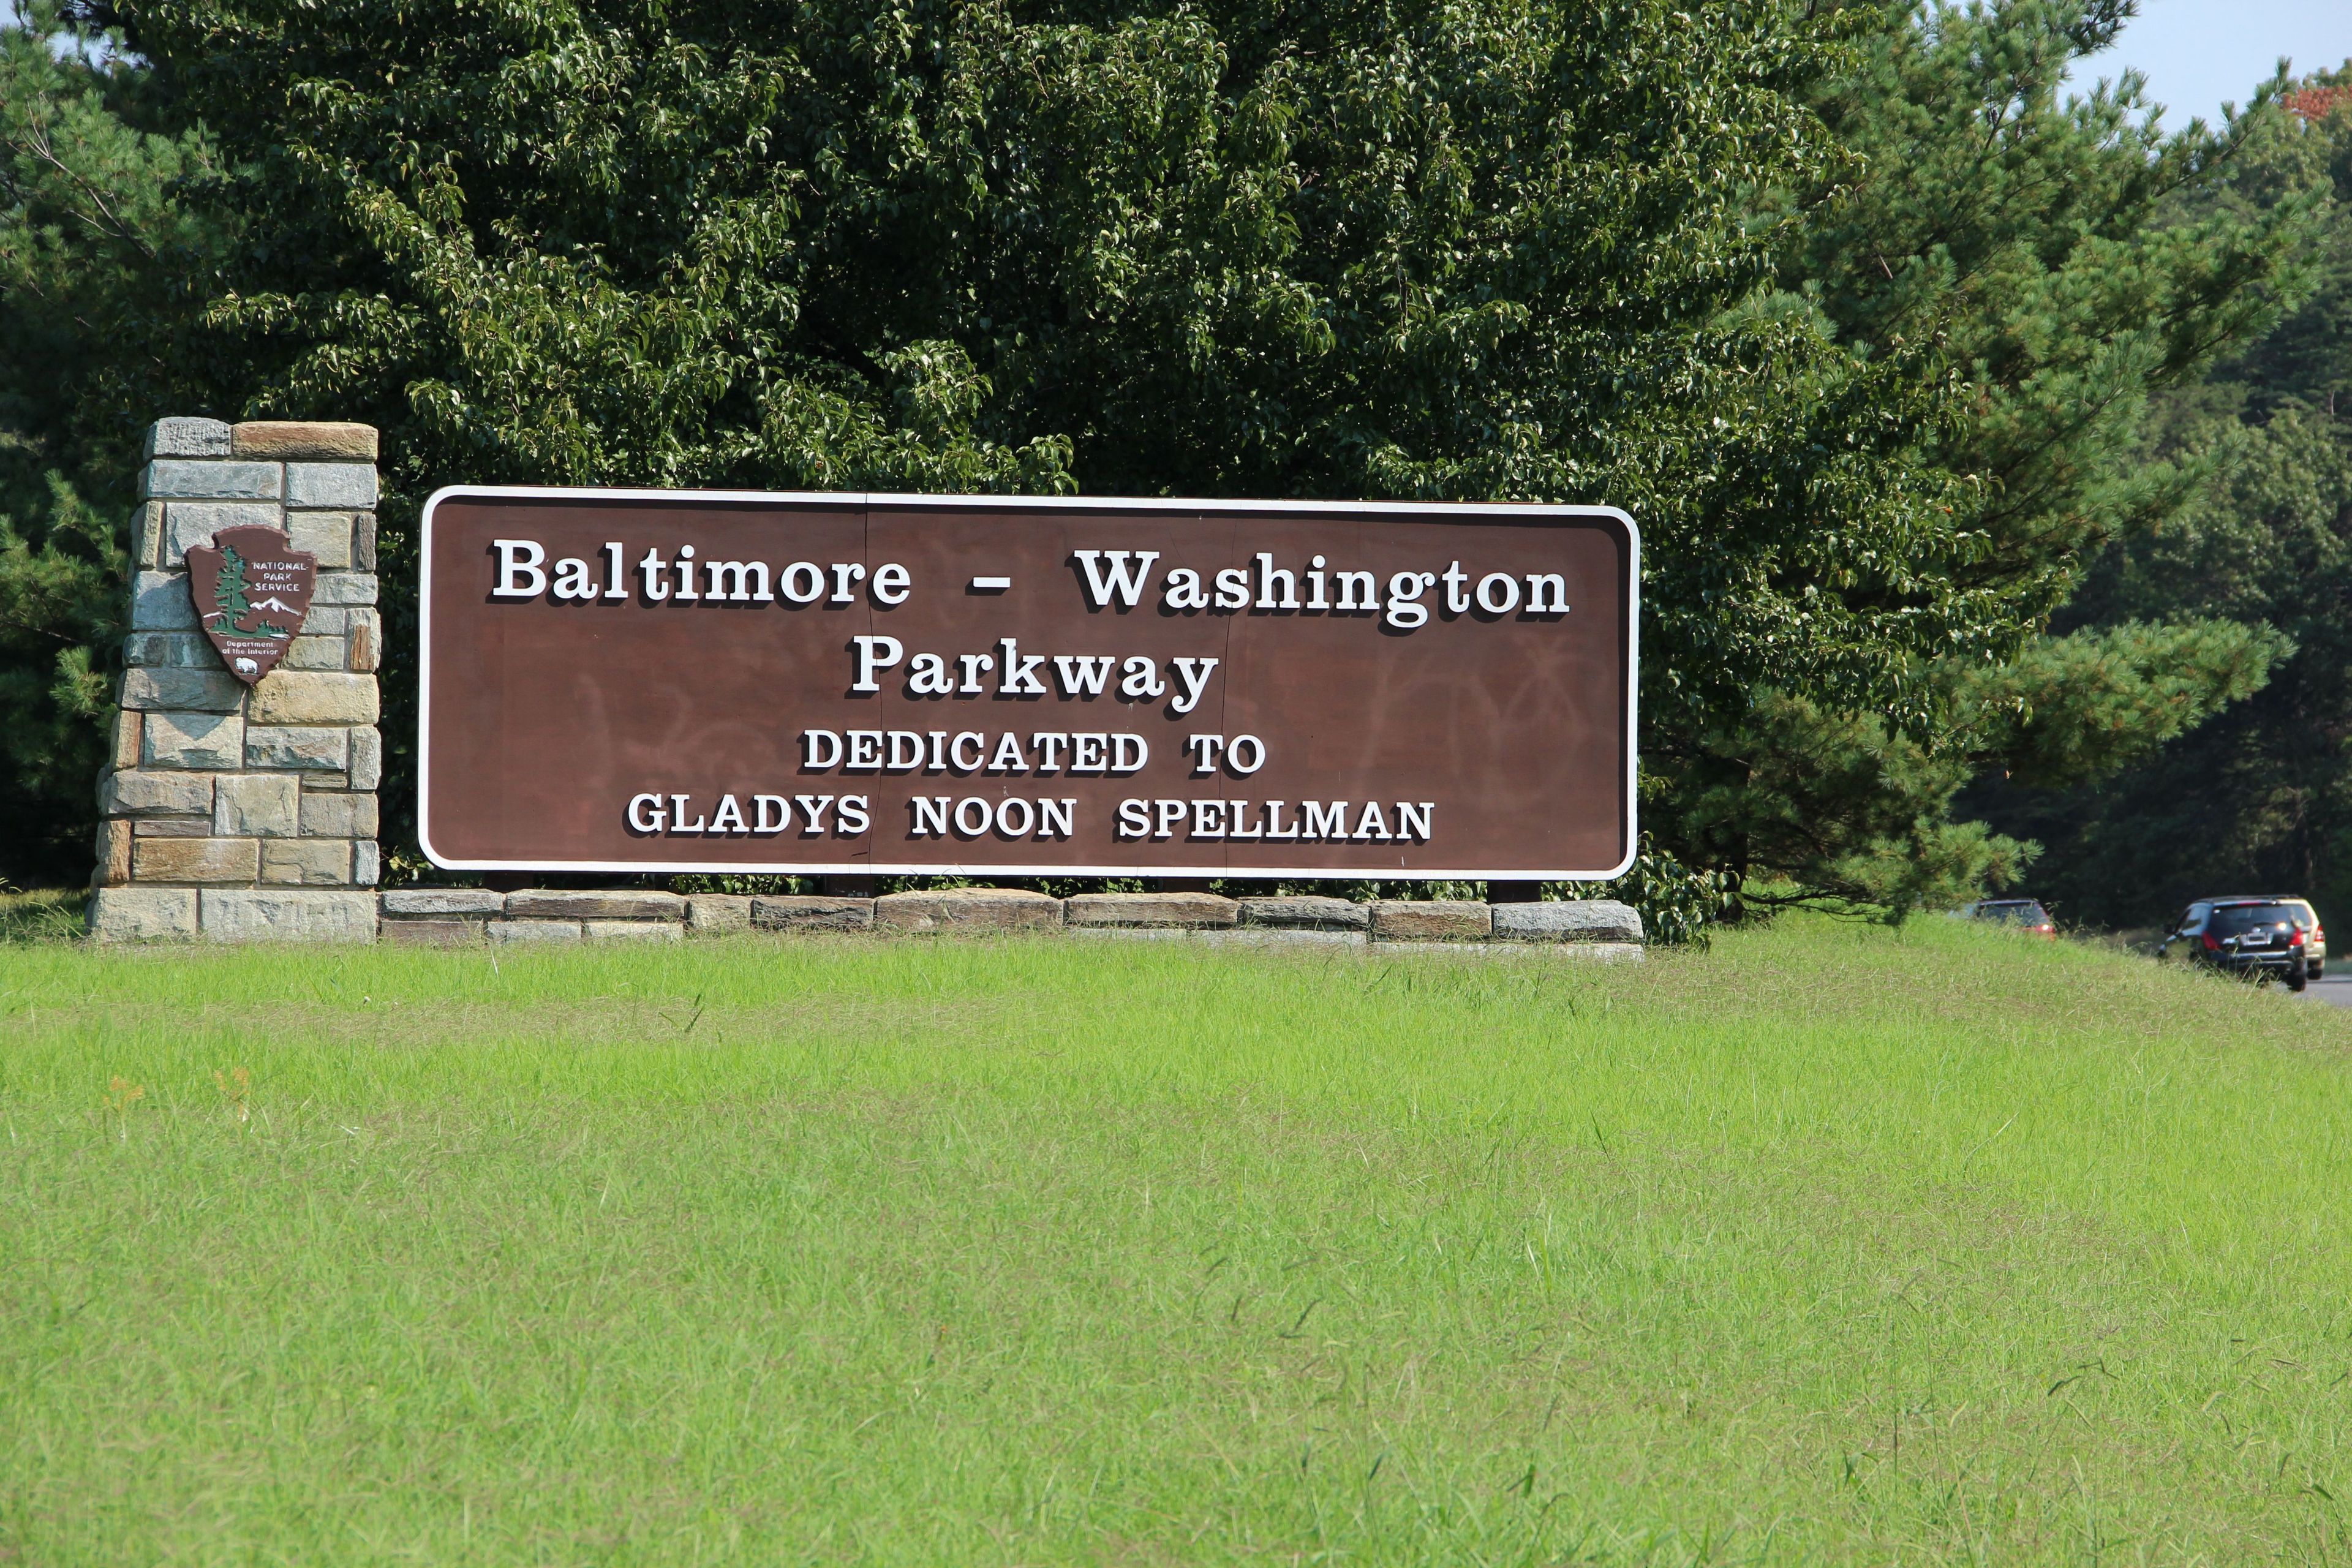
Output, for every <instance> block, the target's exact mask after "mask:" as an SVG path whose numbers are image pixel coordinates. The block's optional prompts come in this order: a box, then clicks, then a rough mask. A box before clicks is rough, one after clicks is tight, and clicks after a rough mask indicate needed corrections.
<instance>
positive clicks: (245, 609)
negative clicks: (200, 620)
mask: <svg viewBox="0 0 2352 1568" xmlns="http://www.w3.org/2000/svg"><path fill="white" fill-rule="evenodd" d="M213 598H214V599H215V601H217V602H218V603H219V605H220V607H221V614H222V615H224V616H227V617H228V618H229V619H230V620H232V621H241V620H243V619H244V618H245V617H246V616H249V615H251V614H252V613H253V611H252V608H251V606H249V605H247V603H246V602H245V557H244V556H242V555H239V554H238V553H237V552H236V545H234V544H224V545H222V546H221V568H220V570H219V571H218V572H215V574H213Z"/></svg>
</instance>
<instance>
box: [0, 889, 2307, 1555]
mask: <svg viewBox="0 0 2352 1568" xmlns="http://www.w3.org/2000/svg"><path fill="white" fill-rule="evenodd" d="M2347 1047H2352V1015H2347V1014H2346V1013H2338V1012H2336V1011H2335V1010H2333V1009H2330V1008H2327V1007H2326V1006H2325V1005H2322V1004H2318V1003H2316V1002H2314V1001H2311V1000H2308V999H2305V1000H2291V999H2289V998H2287V997H2285V996H2284V995H2281V994H2275V993H2263V994H2255V993H2252V992H2249V991H2246V990H2244V989H2242V988H2241V987H2238V986H2234V985H2231V984H2228V983H2225V982H2221V981H2217V980H2212V979H2209V978H2202V977H2198V976H2190V975H2183V974H2177V973H2164V972H2160V971H2159V970H2158V969H2157V968H2156V967H2155V966H2154V965H2152V964H2148V963H2146V962H2144V961H2137V960H2133V959H2129V958H2126V957H2122V956H2118V955H2116V954H2113V953H2106V952H2095V951H2092V950H2090V949H2087V948H2082V947H2076V946H2073V945H2067V944H2048V943H2033V942H2026V941H2022V940H2019V939H2015V938H2011V937H2008V936H2005V935H2004V934H2003V933H2000V932H1989V931H1980V930H1975V929H1969V928H1962V927H1958V926H1957V925H1955V924H1953V923H1952V922H1948V921H1938V920H1929V921H1919V922H1916V923H1915V924H1914V925H1913V926H1912V927H1910V928H1908V929H1907V930H1906V931H1901V932H1896V933H1887V932H1884V931H1861V930H1853V929H1849V928H1844V927H1838V926H1832V925H1828V924H1825V923H1819V922H1809V921H1785V922H1783V923H1782V924H1781V925H1780V926H1779V927H1778V928H1776V929H1772V930H1769V931H1762V932H1756V933H1744V934H1735V935H1733V936H1732V937H1729V938H1727V939H1726V940H1723V941H1722V942H1719V943H1718V944H1717V947H1716V948H1715V950H1714V951H1713V952H1711V953H1708V954H1704V955H1694V954H1682V953H1664V954H1660V955H1658V956H1657V957H1656V958H1655V959H1654V961H1653V962H1652V963H1649V964H1647V965H1644V966H1641V967H1638V968H1636V967H1633V966H1627V967H1623V968H1612V969H1603V968H1600V967H1597V966H1591V965H1586V964H1580V963H1573V962H1558V961H1528V960H1518V961H1502V962H1478V961H1469V962H1456V961H1452V960H1446V959H1440V958H1435V957H1428V956H1421V957H1414V958H1409V959H1402V960H1391V961H1386V962H1383V961H1381V960H1377V959H1371V960H1367V959H1361V958H1355V957H1344V958H1341V957H1332V956H1327V955H1308V956H1295V955H1286V954H1249V953H1234V952H1196V951H1192V950H1185V949H1180V948H1175V947H1171V946H1167V945H1160V944H1141V943H1139V944H1132V945H1129V944H1112V943H1079V942H1069V941H1063V942H1036V943H1031V942H1000V943H982V942H927V941H904V942H895V943H887V944H866V943H859V942H821V941H809V942H763V941H755V940H746V941H741V942H725V943H698V944H692V945H688V946H686V947H683V948H676V949H666V950H660V951H647V950H643V949H637V950H629V951H616V950H596V951H578V952H532V953H527V954H524V953H508V954H501V955H499V958H498V960H497V962H496V963H492V961H491V959H490V958H489V956H488V955H487V954H485V953H419V952H406V951H397V950H391V949H383V950H369V951H356V952H332V953H324V952H282V951H277V952H273V951H263V950H246V951H224V952H153V953H120V952H117V953H104V952H89V951H84V950H80V949H78V948H72V947H68V946H64V945H58V944H47V945H17V946H14V947H8V948H5V949H0V1563H20V1562H21V1563H28V1564H31V1563H38V1564H45V1565H47V1564H60V1563H131V1562H136V1563H199V1562H201V1563H423V1562H431V1563H631V1564H635V1563H714V1562H742V1563H803V1562H806V1563H832V1562H848V1563H866V1562H871V1563H1006V1564H1013V1563H1060V1562H1089V1563H1092V1562H1105V1563H1228V1562H1244V1561H1247V1562H1258V1561H1267V1562H1279V1563H1294V1562H1297V1563H1305V1562H1315V1563H1465V1564H1468V1563H1481V1564H1485V1563H1557V1562H1584V1561H1595V1562H1603V1563H1697V1562H1706V1563H1748V1562H1769V1563H1814V1562H1825V1561H1827V1562H1864V1561H1867V1562H1872V1563H1992V1562H1998V1563H2234V1562H2243V1561H2249V1560H2252V1559H2256V1558H2263V1559H2273V1558H2275V1559H2281V1560H2284V1561H2288V1562H2295V1563H2336V1562H2342V1561H2345V1560H2346V1559H2347V1555H2352V1533H2347V1519H2346V1515H2345V1511H2344V1509H2345V1505H2346V1504H2347V1503H2352V1448H2347V1413H2352V1306H2347V1301H2346V1297H2345V1290H2346V1285H2347V1281H2352V1238H2347V1218H2346V1198H2347V1186H2352V1182H2348V1181H2347V1178H2352V1092H2347V1091H2352V1055H2347ZM239 1068H243V1069H245V1070H246V1072H247V1079H245V1080H244V1082H243V1084H242V1086H241V1085H240V1082H239V1080H238V1079H237V1078H236V1070H237V1069H239ZM216 1075H218V1076H216ZM118 1079H119V1080H120V1084H119V1086H117V1087H113V1088H110V1085H114V1084H115V1083H116V1080H118ZM134 1088H135V1089H138V1090H141V1091H142V1092H141V1093H139V1094H138V1095H137V1097H136V1098H132V1093H131V1091H132V1089H134Z"/></svg>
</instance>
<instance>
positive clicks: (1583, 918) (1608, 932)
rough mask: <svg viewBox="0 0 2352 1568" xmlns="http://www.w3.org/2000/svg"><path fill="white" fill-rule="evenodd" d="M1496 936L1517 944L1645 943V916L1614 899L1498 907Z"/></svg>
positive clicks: (1573, 900)
mask: <svg viewBox="0 0 2352 1568" xmlns="http://www.w3.org/2000/svg"><path fill="white" fill-rule="evenodd" d="M1494 909H1495V934H1496V936H1498V937H1507V938H1509V939H1510V940H1512V941H1514V942H1639V941H1641V940H1642V916H1641V913H1640V912H1639V911H1638V910H1634V909H1633V907H1632V906H1631V905H1629V904H1621V903H1619V902H1618V901H1617V900H1614V899H1569V900H1561V901H1559V902H1558V903H1540V904H1496V906H1494Z"/></svg>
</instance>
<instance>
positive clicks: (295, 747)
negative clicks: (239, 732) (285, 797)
mask: <svg viewBox="0 0 2352 1568" xmlns="http://www.w3.org/2000/svg"><path fill="white" fill-rule="evenodd" d="M354 733H361V734H368V735H373V734H374V733H375V731H373V730H366V731H351V730H342V729H310V728H307V727H306V728H299V729H289V728H286V727H283V726H279V725H274V724H247V726H246V727H245V765H246V766H247V767H248V768H300V769H305V770H308V771H310V772H315V773H341V772H342V771H343V770H344V769H345V768H347V767H349V766H351V754H352V735H353V734H354ZM370 787H373V784H371V786H370Z"/></svg>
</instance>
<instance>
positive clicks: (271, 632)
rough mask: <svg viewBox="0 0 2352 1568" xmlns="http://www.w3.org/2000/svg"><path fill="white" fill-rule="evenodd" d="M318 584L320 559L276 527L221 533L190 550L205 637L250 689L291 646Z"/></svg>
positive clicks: (192, 581)
mask: <svg viewBox="0 0 2352 1568" xmlns="http://www.w3.org/2000/svg"><path fill="white" fill-rule="evenodd" d="M318 585H319V558H318V557H317V556H315V555H313V554H310V552H308V551H302V550H297V549H295V548H294V545H293V541H291V540H289V539H288V538H287V537H286V535H284V534H282V533H280V532H278V530H276V529H274V528H262V527H253V528H224V529H222V530H221V531H219V532H218V533H215V534H214V535H213V542H212V543H210V544H209V545H205V544H199V545H194V546H192V547H191V548H190V549H189V551H188V592H189V593H190V594H191V595H194V598H195V601H196V616H197V617H198V620H199V621H200V623H201V624H202V625H203V626H204V628H205V636H206V637H210V638H212V639H213V647H216V648H218V649H220V656H221V662H222V663H224V664H226V665H227V666H228V671H229V673H230V674H231V675H234V676H236V678H237V679H239V680H242V681H244V682H245V683H246V684H247V686H251V685H252V684H253V683H254V682H255V681H257V680H259V679H261V678H262V677H263V676H265V675H268V673H269V672H270V671H271V670H272V669H275V668H278V660H279V659H281V658H285V657H286V650H287V649H289V648H290V647H293V646H294V634H295V633H296V632H299V631H300V630H301V629H302V617H303V616H307V615H309V614H310V595H311V594H312V593H314V592H315V591H316V590H317V588H318Z"/></svg>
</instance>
